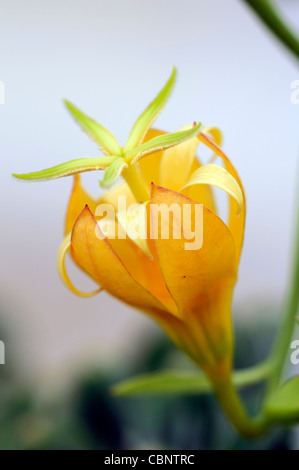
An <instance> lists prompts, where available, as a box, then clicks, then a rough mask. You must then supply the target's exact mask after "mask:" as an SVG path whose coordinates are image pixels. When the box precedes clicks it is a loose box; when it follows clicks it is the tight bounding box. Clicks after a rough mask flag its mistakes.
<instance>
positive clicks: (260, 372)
mask: <svg viewBox="0 0 299 470" xmlns="http://www.w3.org/2000/svg"><path fill="white" fill-rule="evenodd" d="M271 371H272V364H270V363H267V362H265V363H261V364H258V365H257V366H254V367H251V368H249V369H244V370H239V371H236V372H235V373H234V374H233V383H234V385H235V387H236V388H238V389H241V388H244V387H248V386H250V385H254V384H257V383H259V382H262V381H263V380H265V378H266V377H268V376H269V374H270V373H271ZM211 391H213V387H212V385H211V383H210V382H209V381H208V379H207V378H206V377H205V376H204V375H202V374H200V373H198V372H192V371H190V372H189V371H188V372H186V371H160V372H154V373H150V374H143V375H139V376H137V377H133V378H130V379H127V380H125V381H123V382H121V383H119V384H116V385H115V386H114V387H113V388H112V393H113V394H115V395H119V396H136V395H170V394H171V395H176V394H194V393H196V394H200V393H209V392H211Z"/></svg>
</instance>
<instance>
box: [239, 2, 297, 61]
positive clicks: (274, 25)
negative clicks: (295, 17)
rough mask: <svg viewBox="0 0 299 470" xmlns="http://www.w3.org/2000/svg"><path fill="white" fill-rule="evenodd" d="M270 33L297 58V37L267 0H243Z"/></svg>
mask: <svg viewBox="0 0 299 470" xmlns="http://www.w3.org/2000/svg"><path fill="white" fill-rule="evenodd" d="M244 1H245V2H246V3H247V4H248V5H249V6H250V7H251V8H252V9H253V10H254V11H255V13H256V14H257V15H258V16H259V17H260V19H261V20H262V21H263V22H264V23H265V24H266V26H268V28H269V29H270V30H271V31H272V33H273V34H274V35H275V36H276V37H277V38H278V39H280V41H281V42H282V43H283V44H284V45H285V46H286V47H287V48H288V49H289V50H290V51H291V52H292V53H293V54H294V55H295V56H296V57H297V59H299V38H298V36H297V35H296V34H295V33H294V32H293V31H292V30H291V29H290V28H289V26H288V24H287V23H286V22H285V21H284V20H283V18H282V17H281V15H280V13H279V11H277V9H276V8H275V6H274V5H273V2H271V1H269V0H244Z"/></svg>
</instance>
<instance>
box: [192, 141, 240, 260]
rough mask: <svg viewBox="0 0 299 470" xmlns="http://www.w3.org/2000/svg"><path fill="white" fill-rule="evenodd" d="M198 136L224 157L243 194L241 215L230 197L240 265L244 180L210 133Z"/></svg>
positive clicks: (232, 228) (237, 256)
mask: <svg viewBox="0 0 299 470" xmlns="http://www.w3.org/2000/svg"><path fill="white" fill-rule="evenodd" d="M197 137H198V139H199V140H200V141H201V142H203V143H204V144H205V145H207V146H208V147H209V148H210V149H211V150H213V151H214V152H215V154H216V155H218V156H219V157H220V158H222V160H223V161H224V164H225V168H226V170H227V171H228V172H229V173H230V174H231V175H232V176H233V177H234V178H235V180H236V181H237V183H238V185H239V186H240V188H241V191H242V194H243V201H244V204H243V209H242V210H241V213H240V215H239V216H238V215H237V213H238V207H237V202H236V201H235V199H234V198H233V197H230V216H229V223H228V226H229V229H230V231H231V233H232V236H233V239H234V241H235V248H236V263H237V265H238V264H239V261H240V256H241V252H242V246H243V239H244V229H245V218H246V197H245V192H244V188H243V185H242V181H241V178H240V176H239V174H238V172H237V170H236V169H235V167H234V166H233V165H232V163H231V161H230V160H229V158H228V157H227V156H226V154H225V153H224V152H223V150H222V149H221V148H220V147H219V145H218V142H217V143H215V142H214V141H213V140H212V139H211V138H210V137H209V136H208V135H206V134H205V133H202V132H200V133H199V134H198V136H197ZM213 137H214V138H215V137H217V136H215V135H214V136H213Z"/></svg>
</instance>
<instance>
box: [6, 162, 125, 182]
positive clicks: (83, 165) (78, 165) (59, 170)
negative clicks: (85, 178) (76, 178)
mask: <svg viewBox="0 0 299 470" xmlns="http://www.w3.org/2000/svg"><path fill="white" fill-rule="evenodd" d="M116 158H117V157H115V156H111V157H98V158H93V157H86V158H77V159H76V160H71V161H69V162H66V163H61V164H60V165H55V166H52V167H51V168H47V169H46V170H41V171H35V172H32V173H20V174H18V173H12V176H14V177H15V178H18V179H20V180H26V181H46V180H53V179H57V178H62V177H64V176H70V175H75V174H76V173H84V172H85V171H95V170H104V169H105V168H107V167H109V165H111V164H112V163H113V162H114V161H115V159H116Z"/></svg>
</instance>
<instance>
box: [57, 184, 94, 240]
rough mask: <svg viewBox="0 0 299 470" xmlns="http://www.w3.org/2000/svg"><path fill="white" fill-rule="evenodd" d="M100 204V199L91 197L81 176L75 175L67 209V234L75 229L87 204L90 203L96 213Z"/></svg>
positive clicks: (92, 210) (65, 231)
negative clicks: (83, 184) (84, 186)
mask: <svg viewBox="0 0 299 470" xmlns="http://www.w3.org/2000/svg"><path fill="white" fill-rule="evenodd" d="M98 204H99V200H96V199H94V198H93V197H91V196H90V195H89V194H88V193H87V192H86V191H85V189H84V188H83V186H82V183H81V176H80V175H75V177H74V184H73V189H72V193H71V197H70V199H69V203H68V208H67V211H66V217H65V230H64V233H65V235H67V234H68V233H70V232H71V231H72V230H73V227H74V225H75V222H76V220H77V218H78V216H79V215H80V213H81V212H82V211H83V209H84V207H85V206H86V205H88V207H89V208H90V210H91V212H92V213H93V214H94V213H95V210H96V207H97V205H98Z"/></svg>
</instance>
